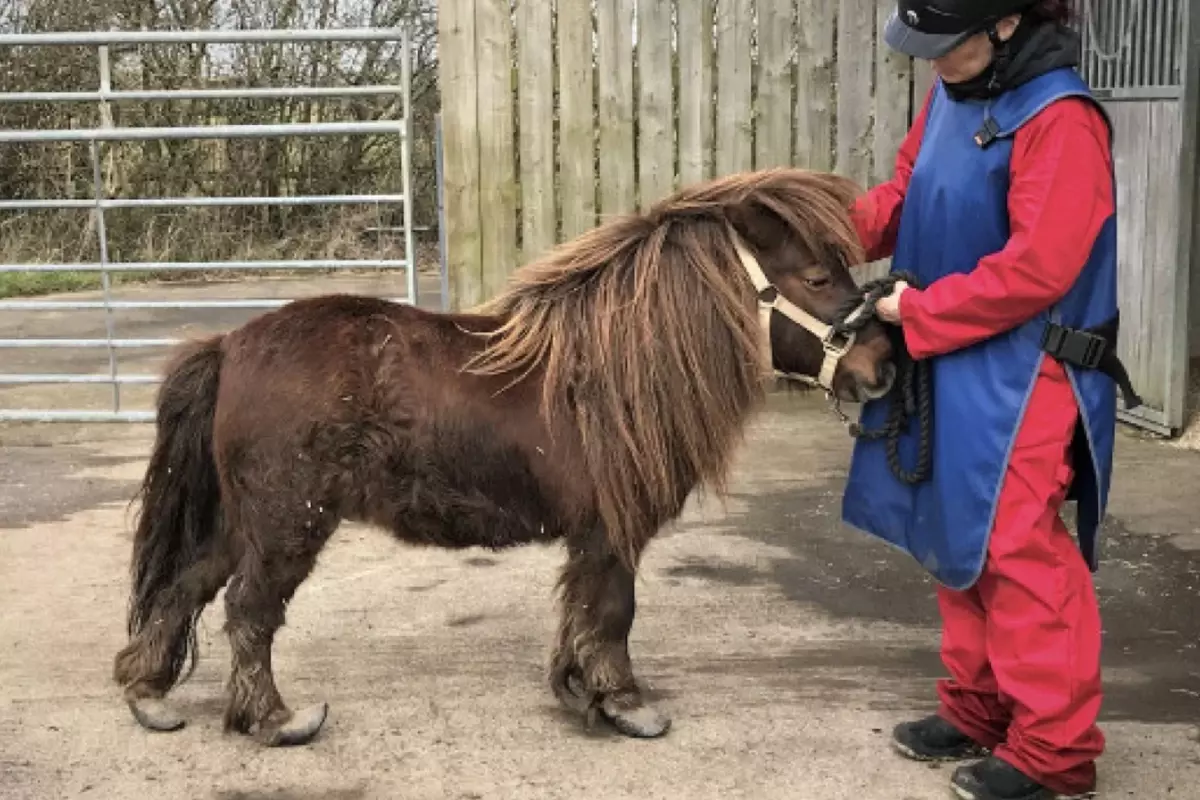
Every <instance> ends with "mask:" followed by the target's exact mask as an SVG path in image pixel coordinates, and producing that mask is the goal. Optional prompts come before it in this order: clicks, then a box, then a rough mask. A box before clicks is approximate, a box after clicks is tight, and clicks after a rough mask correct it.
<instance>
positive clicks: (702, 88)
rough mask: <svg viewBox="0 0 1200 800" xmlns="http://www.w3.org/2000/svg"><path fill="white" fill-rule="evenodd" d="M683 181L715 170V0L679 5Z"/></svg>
mask: <svg viewBox="0 0 1200 800" xmlns="http://www.w3.org/2000/svg"><path fill="white" fill-rule="evenodd" d="M678 14H679V180H680V182H681V183H683V184H689V183H696V182H698V181H702V180H705V179H707V178H709V177H711V176H712V170H713V152H712V147H713V113H712V112H713V0H685V2H682V3H680V4H679V11H678Z"/></svg>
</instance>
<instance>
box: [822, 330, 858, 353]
mask: <svg viewBox="0 0 1200 800" xmlns="http://www.w3.org/2000/svg"><path fill="white" fill-rule="evenodd" d="M838 336H841V337H842V338H843V339H844V342H843V343H842V344H840V345H839V344H836V343H835V342H834V339H836V338H837V337H838ZM853 346H854V332H853V331H851V332H849V333H844V334H841V333H838V332H837V330H835V329H834V328H832V327H831V328H830V329H829V331H828V332H827V333H826V334H825V335H824V336H822V337H821V347H823V348H824V349H825V352H826V353H827V354H829V355H831V356H834V357H835V358H841V357H842V356H844V355H846V353H848V352H850V348H851V347H853Z"/></svg>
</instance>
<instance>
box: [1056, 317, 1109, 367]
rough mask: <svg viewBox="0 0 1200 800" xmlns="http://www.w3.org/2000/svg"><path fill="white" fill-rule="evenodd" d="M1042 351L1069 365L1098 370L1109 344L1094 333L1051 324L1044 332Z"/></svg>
mask: <svg viewBox="0 0 1200 800" xmlns="http://www.w3.org/2000/svg"><path fill="white" fill-rule="evenodd" d="M1042 349H1043V350H1045V351H1046V352H1047V353H1049V354H1050V355H1052V356H1054V357H1055V358H1057V359H1059V360H1061V361H1066V362H1067V363H1068V364H1074V365H1076V366H1078V367H1082V368H1083V369H1096V368H1097V367H1098V366H1100V362H1101V361H1102V360H1103V358H1104V353H1105V351H1106V350H1107V349H1108V342H1107V341H1105V339H1104V337H1102V336H1097V335H1096V334H1094V333H1089V332H1087V331H1081V330H1078V329H1075V328H1068V327H1066V326H1064V325H1060V324H1058V323H1057V322H1051V323H1049V324H1048V325H1046V329H1045V330H1044V331H1043V332H1042Z"/></svg>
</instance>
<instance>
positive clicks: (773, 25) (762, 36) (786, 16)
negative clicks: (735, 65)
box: [754, 0, 795, 169]
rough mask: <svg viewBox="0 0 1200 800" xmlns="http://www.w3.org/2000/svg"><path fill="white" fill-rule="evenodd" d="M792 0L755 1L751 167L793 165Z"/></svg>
mask: <svg viewBox="0 0 1200 800" xmlns="http://www.w3.org/2000/svg"><path fill="white" fill-rule="evenodd" d="M793 5H794V4H793V2H792V0H758V92H757V95H758V96H757V98H756V100H755V106H756V108H757V113H756V114H755V118H756V120H757V122H756V124H757V129H756V132H755V137H754V151H755V156H754V166H755V167H757V168H759V169H762V168H765V167H773V166H784V165H787V164H790V163H792V113H793V112H792V83H793V80H792V65H793V61H792V45H793V42H794V36H793V32H794V25H793V23H794V16H795V15H794V7H793Z"/></svg>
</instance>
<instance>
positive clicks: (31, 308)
mask: <svg viewBox="0 0 1200 800" xmlns="http://www.w3.org/2000/svg"><path fill="white" fill-rule="evenodd" d="M371 41H390V42H395V43H399V45H400V51H401V59H402V64H401V69H400V73H401V74H400V76H399V82H398V83H397V84H396V85H387V86H346V87H325V86H320V87H303V86H301V87H266V88H250V87H247V88H221V89H203V88H200V89H178V90H170V91H168V90H155V89H149V90H133V91H120V90H114V89H113V88H112V80H111V72H110V68H109V60H108V47H109V46H110V45H141V44H161V43H267V42H371ZM81 45H82V46H90V47H95V48H97V54H98V56H99V59H98V63H99V72H100V74H99V75H98V84H97V88H95V89H83V90H77V91H63V92H3V93H0V103H26V102H64V103H70V102H76V103H79V102H97V103H100V104H101V107H102V109H104V108H105V104H107V103H111V102H153V101H169V100H179V99H190V100H207V99H227V98H228V99H248V98H279V97H311V98H318V97H320V98H325V97H327V98H338V97H362V96H364V95H396V96H398V97H399V98H400V106H401V114H400V118H399V119H382V120H374V121H365V122H317V123H307V122H306V123H277V124H262V125H204V126H180V127H171V128H159V127H145V128H128V127H126V128H121V127H114V126H112V125H111V122H110V123H108V124H107V125H105V124H103V123H102V125H101V127H98V128H89V129H48V130H7V131H0V143H3V144H9V145H18V144H28V143H45V142H82V143H86V144H87V146H88V151H89V156H90V160H91V167H92V173H93V174H92V179H93V184H94V189H93V191H94V196H92V197H89V198H69V197H66V198H32V199H12V198H0V213H25V212H30V211H39V210H40V211H45V210H57V211H69V210H78V211H86V212H89V213H90V214H91V215H92V217H93V220H94V229H95V231H96V236H97V240H98V247H99V254H100V259H99V261H98V262H88V263H67V264H0V273H5V272H8V273H13V272H26V273H47V272H91V273H99V274H100V276H101V287H102V291H101V296H100V298H99V299H87V300H81V299H69V298H64V299H46V298H38V299H29V300H3V301H0V315H2V314H4V313H24V314H28V313H32V312H66V313H71V312H80V311H99V312H102V313H103V315H104V323H103V324H104V330H103V331H102V335H100V336H83V337H80V336H63V337H60V338H51V337H46V336H44V335H41V336H30V337H25V338H14V337H9V338H0V352H3V351H6V350H7V351H17V350H21V351H26V352H28V351H30V350H35V351H36V350H46V351H59V352H61V351H63V350H75V349H78V350H80V351H84V352H98V353H104V354H105V355H107V362H108V363H107V368H106V369H105V370H104V371H103V372H96V371H94V370H93V371H90V372H82V371H80V372H69V371H60V370H56V369H54V368H53V367H52V368H51V369H49V370H46V371H44V372H43V371H29V370H26V371H20V372H18V371H13V372H0V388H4V389H11V388H13V387H20V386H39V385H42V386H44V385H57V384H74V385H108V386H111V387H112V407H111V408H110V409H105V410H92V409H50V408H4V407H0V421H39V422H60V421H73V422H148V421H152V420H153V419H154V414H153V412H152V411H149V410H129V409H123V408H122V400H123V398H122V395H121V387H123V386H144V385H151V384H156V383H158V382H159V381H160V380H161V378H160V377H159V376H157V375H151V374H140V373H122V372H121V371H120V369H119V367H120V363H119V359H118V354H119V353H121V352H125V353H128V352H130V351H153V350H161V349H163V348H168V347H171V346H173V345H175V344H177V343H179V342H180V341H181V340H180V339H179V338H175V337H169V336H144V335H143V336H141V337H128V338H122V337H120V336H119V335H118V333H117V330H118V328H119V325H118V320H117V314H118V312H122V311H130V310H160V311H161V310H178V309H185V310H186V309H223V310H230V309H251V310H253V309H264V310H265V309H272V308H278V307H280V306H283V305H285V304H287V303H289V302H292V300H293V299H294V298H231V299H219V300H217V299H200V298H195V299H179V300H166V299H144V300H143V299H139V300H117V299H114V298H113V296H112V285H111V280H110V278H111V276H112V275H113V274H114V273H130V272H142V271H146V272H159V271H163V272H173V271H180V272H202V271H231V270H238V271H255V272H271V271H274V272H278V271H281V270H286V271H311V270H384V269H388V270H390V269H401V270H403V271H404V273H405V283H406V287H405V288H406V290H407V291H406V293H405V295H404V296H403V297H391V298H388V299H390V300H392V301H395V302H406V303H414V304H415V303H416V302H417V280H416V264H415V248H414V242H413V224H412V180H411V175H410V170H411V141H410V136H411V131H412V124H411V112H412V96H411V87H410V83H411V75H412V72H411V64H410V59H411V58H412V48H411V43H410V40H409V31H408V29H407V28H406V27H400V28H362V29H358V28H353V29H340V30H224V31H220V30H203V31H200V30H192V31H126V32H122V31H113V32H84V31H76V32H64V33H39V34H3V35H0V47H45V46H81ZM101 119H102V120H108V119H110V117H109V116H108V115H106V114H103V113H102V114H101ZM364 135H387V136H397V137H399V140H400V142H399V144H400V154H401V170H400V172H401V182H402V185H401V186H399V187H397V188H398V189H399V191H398V192H394V193H391V194H329V195H302V196H277V197H157V198H156V197H136V198H129V197H121V198H113V197H107V196H105V192H104V183H103V180H102V174H101V155H100V148H101V146H102V145H103V144H105V143H111V142H138V141H161V140H183V139H247V138H267V137H272V138H273V137H300V136H364ZM350 204H365V205H376V206H380V205H383V204H395V205H399V206H401V207H402V211H403V219H404V222H403V226H402V227H400V228H397V229H396V230H397V231H398V232H400V233H402V234H403V237H404V258H379V259H336V258H324V259H307V260H306V259H278V260H257V261H251V260H241V261H217V262H205V261H179V262H165V263H160V262H113V261H112V260H111V259H110V257H109V248H108V237H107V232H106V227H105V213H106V212H107V211H110V210H112V209H121V208H161V209H179V208H192V207H237V206H263V207H271V206H274V207H288V206H322V205H350ZM97 333H101V331H97ZM38 366H39V367H41V366H42V365H41V364H39V365H38Z"/></svg>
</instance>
